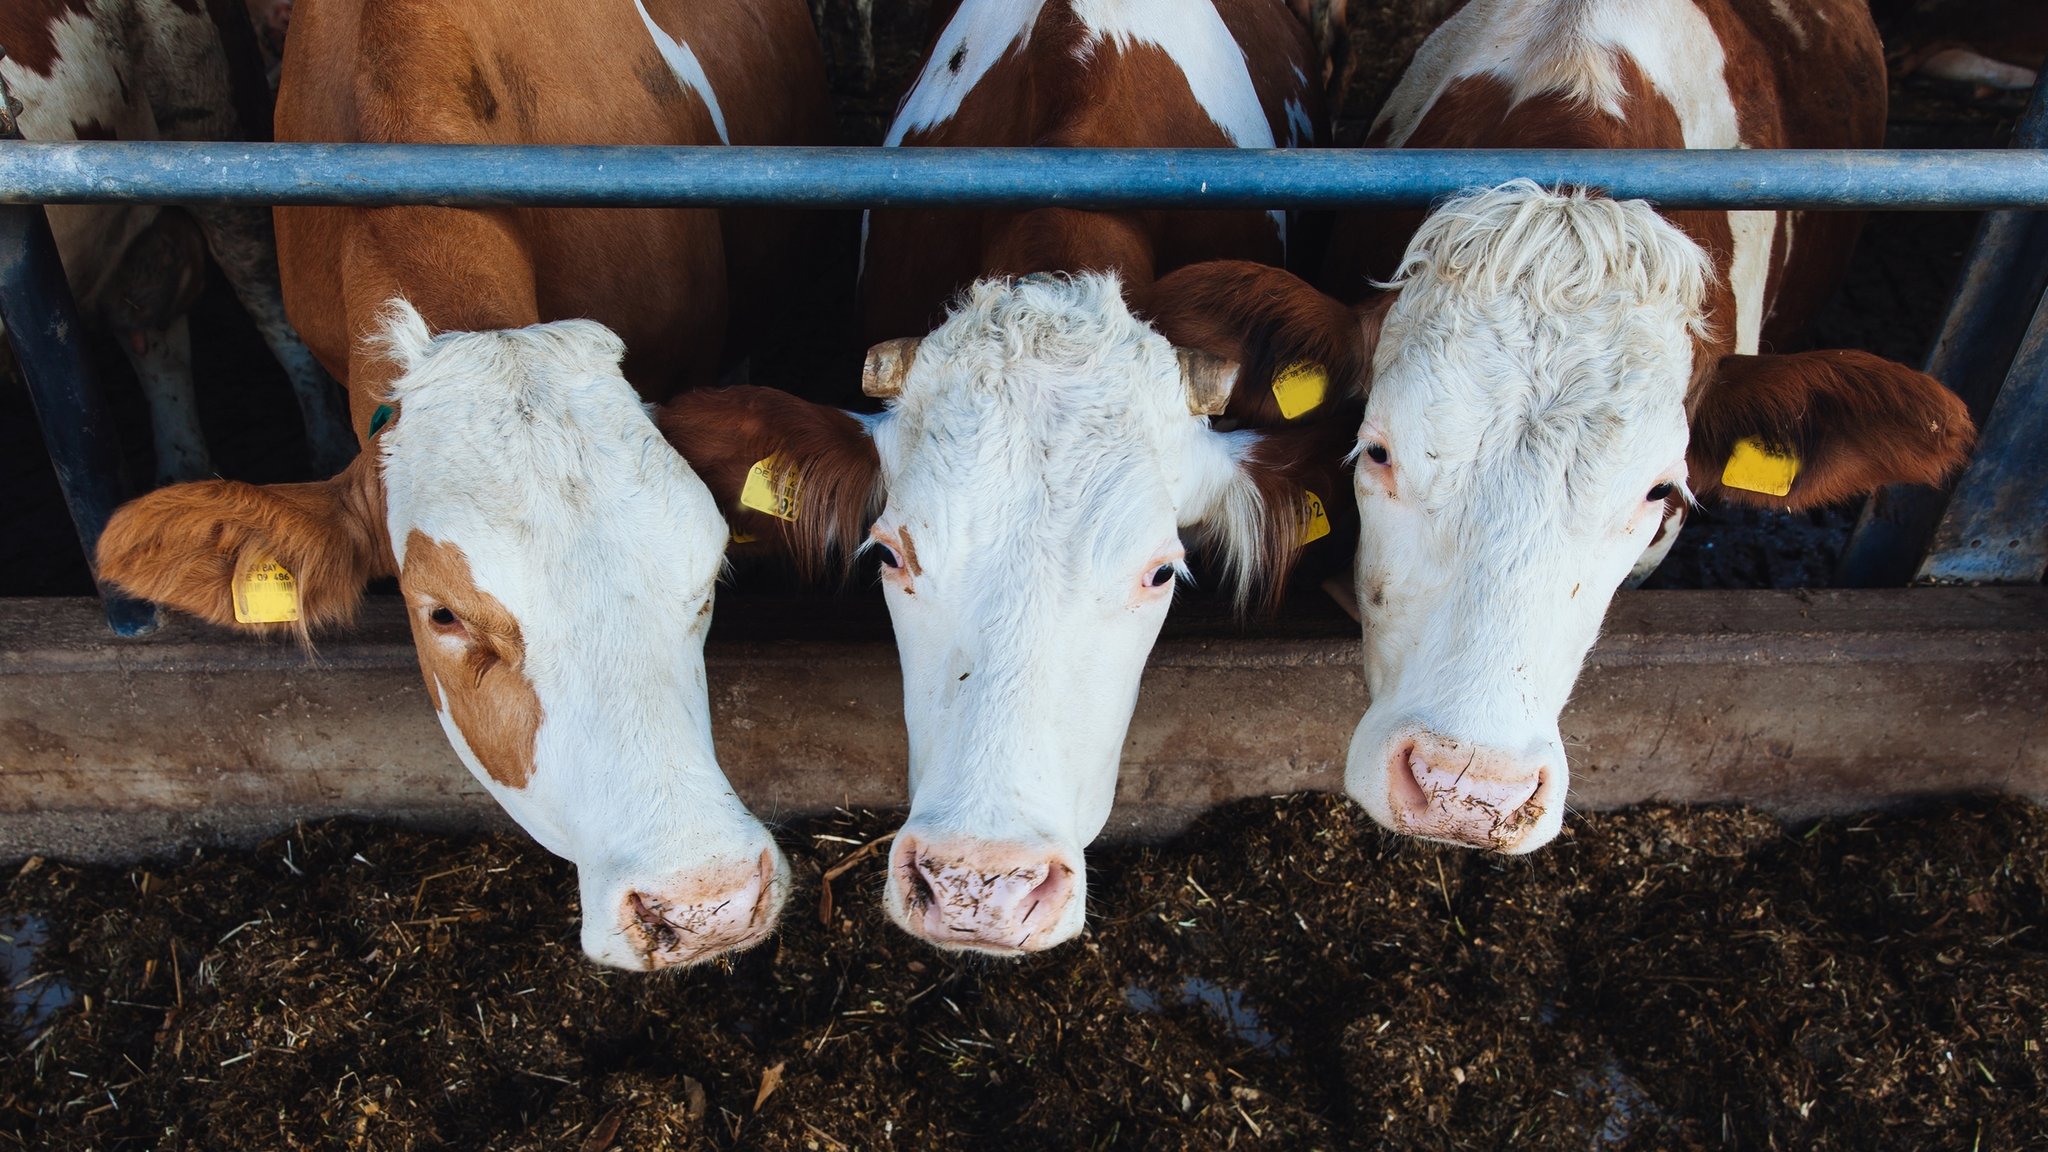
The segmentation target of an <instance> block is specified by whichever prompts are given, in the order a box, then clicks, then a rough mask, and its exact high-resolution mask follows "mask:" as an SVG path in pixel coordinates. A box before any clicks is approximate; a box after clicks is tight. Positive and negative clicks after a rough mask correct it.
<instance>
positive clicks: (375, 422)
mask: <svg viewBox="0 0 2048 1152" xmlns="http://www.w3.org/2000/svg"><path fill="white" fill-rule="evenodd" d="M396 415H398V409H396V408H393V407H392V406H391V405H389V404H379V405H377V410H376V411H375V412H372V413H370V439H372V440H375V439H376V438H377V433H379V432H382V431H383V430H384V426H385V425H386V424H389V423H391V418H392V417H393V416H396Z"/></svg>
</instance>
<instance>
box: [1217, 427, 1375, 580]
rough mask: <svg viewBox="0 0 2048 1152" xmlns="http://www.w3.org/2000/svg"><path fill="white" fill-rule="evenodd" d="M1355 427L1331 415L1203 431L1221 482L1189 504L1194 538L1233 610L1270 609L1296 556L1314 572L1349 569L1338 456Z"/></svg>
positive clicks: (1353, 510)
mask: <svg viewBox="0 0 2048 1152" xmlns="http://www.w3.org/2000/svg"><path fill="white" fill-rule="evenodd" d="M1356 433H1357V425H1356V424H1355V423H1354V424H1352V425H1351V426H1350V427H1348V428H1347V427H1346V426H1345V425H1344V424H1342V423H1340V422H1338V421H1334V420H1320V421H1302V422H1299V423H1294V424H1288V425H1284V426H1281V427H1277V428H1260V429H1241V430H1238V431H1235V432H1209V433H1207V435H1208V436H1209V437H1210V438H1212V440H1213V442H1214V444H1215V446H1216V448H1217V450H1218V451H1219V453H1220V454H1221V455H1222V457H1223V458H1224V459H1226V460H1227V461H1228V465H1227V466H1228V468H1229V472H1228V473H1227V475H1228V480H1227V481H1226V482H1225V483H1224V485H1223V486H1222V487H1221V488H1220V489H1219V490H1218V491H1215V492H1213V493H1211V494H1210V495H1209V497H1208V499H1207V500H1206V502H1205V504H1204V506H1202V507H1200V508H1197V509H1195V510H1194V511H1195V513H1196V519H1195V521H1194V525H1193V527H1194V536H1195V538H1196V540H1197V541H1198V549H1199V551H1200V553H1201V557H1202V563H1203V566H1204V567H1205V568H1206V567H1209V566H1211V565H1213V566H1214V567H1215V568H1216V569H1219V570H1220V571H1219V572H1218V575H1219V576H1220V582H1221V584H1222V585H1223V586H1224V587H1226V588H1228V589H1229V590H1230V592H1231V594H1232V598H1233V600H1234V601H1235V602H1236V605H1237V609H1238V611H1239V612H1240V613H1259V614H1266V613H1271V612H1273V611H1274V610H1276V609H1277V608H1279V606H1280V601H1281V599H1282V598H1283V596H1284V595H1285V593H1286V590H1287V585H1288V580H1289V577H1290V576H1291V575H1292V574H1293V573H1294V571H1295V569H1296V568H1297V567H1298V566H1301V565H1303V564H1304V562H1310V563H1309V567H1310V568H1311V569H1312V573H1313V575H1314V576H1315V577H1316V578H1318V579H1320V578H1321V577H1322V576H1323V575H1326V574H1328V573H1329V572H1333V571H1336V570H1338V569H1339V568H1342V569H1344V570H1347V571H1348V570H1349V567H1350V557H1351V554H1352V552H1353V551H1354V550H1355V549H1356V546H1357V542H1358V505H1357V502H1356V501H1355V500H1353V499H1352V496H1351V471H1350V468H1349V466H1348V465H1347V463H1346V454H1347V453H1348V452H1349V451H1350V446H1351V445H1352V444H1353V443H1355V442H1356V439H1357V434H1356Z"/></svg>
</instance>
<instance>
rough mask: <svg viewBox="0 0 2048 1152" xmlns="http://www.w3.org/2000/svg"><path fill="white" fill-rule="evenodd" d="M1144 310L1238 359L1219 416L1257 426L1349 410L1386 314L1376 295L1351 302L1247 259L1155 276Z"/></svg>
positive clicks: (1199, 345)
mask: <svg viewBox="0 0 2048 1152" xmlns="http://www.w3.org/2000/svg"><path fill="white" fill-rule="evenodd" d="M1143 311H1144V313H1145V317H1146V319H1147V320H1149V321H1150V322H1151V324H1152V326H1153V327H1154V328H1156V329H1158V331H1159V332H1160V334H1161V335H1164V336H1165V337H1166V338H1167V339H1168V340H1171V341H1173V343H1174V344H1176V345H1178V346H1180V347H1183V348H1194V349H1198V350H1200V351H1203V352H1207V353H1209V354H1211V355H1214V356H1219V357H1222V358H1223V359H1225V360H1230V361H1234V362H1235V363H1236V364H1237V365H1238V366H1239V371H1238V377H1237V387H1236V389H1235V391H1233V392H1232V394H1231V398H1230V406H1229V408H1228V409H1227V410H1226V412H1225V415H1227V416H1229V417H1230V418H1232V419H1233V420H1236V421H1237V422H1238V423H1240V424H1245V425H1251V426H1255V427H1267V426H1271V425H1275V424H1284V423H1288V422H1290V421H1302V420H1321V419H1325V418H1341V419H1350V418H1351V417H1352V416H1354V415H1355V414H1356V412H1357V410H1358V404H1359V402H1360V401H1361V400H1362V398H1363V396H1364V393H1365V380H1366V372H1367V369H1368V368H1369V367H1370V366H1371V363H1372V351H1373V347H1374V346H1375V345H1376V344H1377V342H1378V340H1379V319H1380V316H1381V315H1382V314H1383V309H1382V307H1381V305H1380V303H1379V302H1377V301H1375V302H1374V303H1371V304H1368V305H1366V306H1365V307H1364V308H1362V309H1357V310H1354V309H1352V308H1350V307H1347V306H1346V305H1345V304H1343V303H1342V302H1341V301H1339V300H1337V299H1336V298H1335V297H1332V296H1326V295H1324V294H1323V293H1322V292H1319V291H1317V290H1316V289H1315V288H1313V287H1310V286H1309V284H1308V283H1307V282H1306V281H1303V280H1302V279H1300V278H1299V277H1297V276H1294V275H1292V274H1291V273H1288V272H1285V271H1282V270H1281V269H1278V268H1272V267H1268V266H1266V265H1264V264H1253V263H1250V262H1248V261H1243V260H1212V261H1209V262H1208V263H1204V264H1191V265H1189V266H1188V267H1186V268H1182V269H1179V270H1178V271H1175V272H1172V273H1170V274H1168V275H1166V276H1163V277H1161V278H1160V279H1159V281H1158V282H1157V283H1155V284H1154V285H1153V286H1152V289H1151V291H1150V292H1148V293H1147V294H1146V298H1145V302H1144V308H1143ZM1353 423H1354V425H1355V423H1356V422H1355V421H1353Z"/></svg>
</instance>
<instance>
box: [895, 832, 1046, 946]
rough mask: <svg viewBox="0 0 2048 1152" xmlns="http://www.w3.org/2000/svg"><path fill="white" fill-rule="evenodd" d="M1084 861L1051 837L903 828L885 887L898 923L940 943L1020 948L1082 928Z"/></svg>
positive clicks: (905, 929)
mask: <svg viewBox="0 0 2048 1152" xmlns="http://www.w3.org/2000/svg"><path fill="white" fill-rule="evenodd" d="M1084 885H1085V880H1084V873H1083V864H1082V861H1081V859H1080V857H1079V854H1078V853H1071V852H1068V851H1066V850H1064V849H1062V848H1060V847H1059V846H1057V845H1054V844H1052V843H1050V842H1048V841H1037V842H1004V841H988V840H976V839H971V838H965V837H959V838H954V837H945V838H926V837H921V836H918V835H915V834H913V833H911V832H910V831H908V830H905V831H904V832H902V833H899V834H898V835H897V837H896V843H895V844H894V846H893V847H892V848H891V850H890V853H889V880H888V884H887V886H886V888H885V890H884V893H883V899H884V900H885V901H886V903H887V908H888V912H889V917H890V919H892V920H894V921H895V922H896V924H897V926H898V927H900V928H902V929H903V930H904V931H906V932H908V933H910V934H911V935H913V936H916V937H918V938H919V939H921V940H924V941H927V942H928V943H931V944H933V945H936V946H937V947H940V948H945V949H949V950H954V951H972V952H985V953H989V954H992V955H998V956H1017V955H1022V954H1024V953H1026V952H1037V951H1041V950H1043V949H1046V948H1050V947H1052V946H1053V945H1055V944H1059V943H1061V942H1063V941H1065V940H1068V939H1070V938H1072V937H1073V936H1074V935H1075V934H1076V933H1078V932H1079V931H1080V928H1081V922H1082V918H1083V914H1084V912H1083V910H1084V908H1085V904H1086V897H1085V895H1084V892H1083V888H1084Z"/></svg>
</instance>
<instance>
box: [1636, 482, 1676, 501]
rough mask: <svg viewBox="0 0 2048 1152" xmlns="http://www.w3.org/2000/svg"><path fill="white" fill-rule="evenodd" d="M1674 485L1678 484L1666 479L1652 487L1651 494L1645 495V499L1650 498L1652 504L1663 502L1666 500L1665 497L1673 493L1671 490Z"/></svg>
mask: <svg viewBox="0 0 2048 1152" xmlns="http://www.w3.org/2000/svg"><path fill="white" fill-rule="evenodd" d="M1674 487H1676V485H1674V484H1672V483H1671V481H1669V480H1666V481H1665V482H1663V483H1662V484H1659V485H1657V486H1656V487H1654V488H1651V489H1650V494H1649V495H1648V496H1645V497H1643V499H1645V500H1648V501H1649V502H1650V503H1652V504H1658V503H1662V502H1663V501H1664V500H1665V498H1667V497H1669V496H1670V495H1671V490H1672V488H1674Z"/></svg>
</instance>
